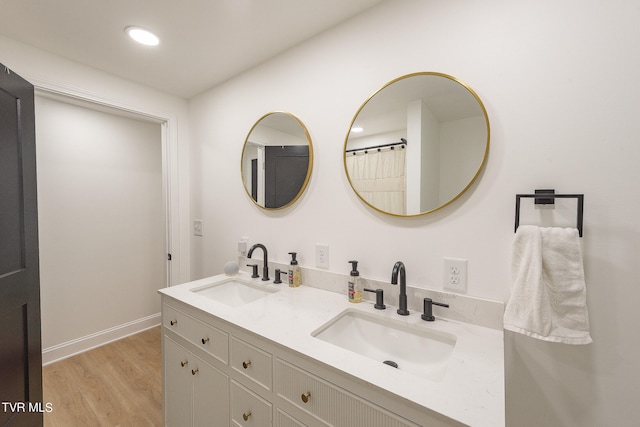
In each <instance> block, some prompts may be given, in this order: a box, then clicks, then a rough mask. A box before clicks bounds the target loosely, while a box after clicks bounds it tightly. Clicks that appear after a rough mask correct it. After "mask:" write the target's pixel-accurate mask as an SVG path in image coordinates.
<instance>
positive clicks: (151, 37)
mask: <svg viewBox="0 0 640 427" xmlns="http://www.w3.org/2000/svg"><path fill="white" fill-rule="evenodd" d="M124 30H125V31H126V32H127V34H129V37H131V38H132V39H134V40H135V41H137V42H138V43H141V44H143V45H146V46H157V45H158V44H159V43H160V39H159V38H158V36H156V35H155V34H153V33H152V32H151V31H148V30H145V29H144V28H140V27H127V28H125V29H124Z"/></svg>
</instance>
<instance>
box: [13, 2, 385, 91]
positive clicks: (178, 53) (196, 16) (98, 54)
mask: <svg viewBox="0 0 640 427" xmlns="http://www.w3.org/2000/svg"><path fill="white" fill-rule="evenodd" d="M382 1H383V0H348V1H346V0H180V1H176V0H56V1H48V0H2V1H1V10H2V13H0V34H1V35H3V36H6V37H9V38H11V39H14V40H17V41H20V42H23V43H26V44H29V45H32V46H35V47H37V48H40V49H43V50H46V51H49V52H51V53H54V54H56V55H59V56H62V57H65V58H68V59H71V60H73V61H76V62H79V63H82V64H85V65H88V66H91V67H94V68H98V69H101V70H104V71H106V72H109V73H112V74H115V75H117V76H120V77H123V78H125V79H128V80H132V81H134V82H137V83H140V84H144V85H147V86H151V87H153V88H156V89H158V90H161V91H163V92H166V93H170V94H173V95H177V96H179V97H182V98H187V99H188V98H191V97H192V96H194V95H197V94H199V93H201V92H203V91H205V90H207V89H209V88H211V87H214V86H216V85H218V84H220V83H222V82H224V81H226V80H228V79H230V78H232V77H234V76H236V75H238V74H240V73H242V72H243V71H246V70H248V69H250V68H252V67H255V66H256V65H258V64H260V63H262V62H264V61H266V60H268V59H269V58H271V57H273V56H275V55H278V54H279V53H282V52H284V51H286V50H287V49H289V48H291V47H293V46H295V45H297V44H299V43H301V42H303V41H305V40H307V39H309V38H311V37H313V36H315V35H317V34H319V33H321V32H323V31H325V30H327V29H329V28H331V27H333V26H335V25H337V24H339V23H341V22H343V21H345V20H347V19H349V18H351V17H353V16H355V15H357V14H359V13H361V12H363V11H364V10H366V9H368V8H370V7H372V6H375V5H376V4H378V3H381V2H382ZM131 25H135V26H140V27H143V28H146V29H149V30H151V31H153V32H154V33H156V34H157V35H158V36H159V37H160V40H161V42H160V45H159V46H156V47H147V46H142V45H137V44H136V43H134V42H133V41H131V40H130V39H129V38H128V36H127V35H126V33H125V32H124V28H125V27H127V26H131Z"/></svg>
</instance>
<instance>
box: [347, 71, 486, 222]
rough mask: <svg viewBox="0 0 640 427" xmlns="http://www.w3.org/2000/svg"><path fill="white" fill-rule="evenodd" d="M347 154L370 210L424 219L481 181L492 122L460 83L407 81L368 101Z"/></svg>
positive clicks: (428, 76) (441, 78) (426, 76)
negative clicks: (479, 176) (478, 179)
mask: <svg viewBox="0 0 640 427" xmlns="http://www.w3.org/2000/svg"><path fill="white" fill-rule="evenodd" d="M344 150H345V152H344V165H345V171H346V173H347V177H348V179H349V182H350V184H351V186H352V187H353V189H354V191H355V192H356V194H357V195H358V197H360V199H362V200H363V201H364V202H365V203H366V204H367V205H369V206H371V207H372V208H374V209H376V210H378V211H380V212H383V213H387V214H390V215H396V216H415V215H423V214H426V213H430V212H433V211H436V210H438V209H441V208H442V207H444V206H446V205H448V204H449V203H451V202H453V201H454V200H456V199H457V198H458V197H460V195H462V194H463V193H464V192H465V191H466V190H467V188H469V186H471V184H472V183H473V182H474V181H475V179H476V178H477V176H478V175H479V173H480V171H481V169H482V167H483V166H484V164H485V161H486V158H487V153H488V152H489V118H488V116H487V112H486V110H485V108H484V105H483V104H482V102H481V101H480V98H478V96H477V95H476V93H475V92H474V91H473V90H472V89H471V88H469V87H468V86H467V85H465V84H464V83H462V82H461V81H459V80H458V79H456V78H454V77H451V76H449V75H446V74H442V73H433V72H423V73H415V74H409V75H406V76H402V77H399V78H397V79H395V80H393V81H391V82H389V83H387V84H386V85H385V86H384V87H382V88H381V89H379V90H378V91H377V92H376V93H374V94H373V95H372V96H371V97H370V98H369V99H368V100H367V101H365V103H364V104H363V105H362V106H361V107H360V109H359V110H358V111H357V113H356V115H355V117H354V119H353V121H352V122H351V126H350V128H349V132H348V133H347V137H346V140H345V148H344Z"/></svg>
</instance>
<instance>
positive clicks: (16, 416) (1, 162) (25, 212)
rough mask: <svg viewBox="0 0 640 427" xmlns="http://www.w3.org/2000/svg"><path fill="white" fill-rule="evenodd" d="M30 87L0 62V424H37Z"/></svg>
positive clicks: (38, 386)
mask: <svg viewBox="0 0 640 427" xmlns="http://www.w3.org/2000/svg"><path fill="white" fill-rule="evenodd" d="M33 108H34V106H33V86H32V85H31V84H29V83H28V82H27V81H26V80H24V79H22V78H21V77H20V76H18V75H16V74H15V73H13V72H12V71H10V70H8V69H7V68H6V67H5V66H4V65H2V64H0V402H2V407H0V426H5V425H15V426H23V425H25V426H37V425H42V420H43V417H42V412H43V409H44V405H43V402H42V349H41V347H42V345H41V342H40V274H39V266H38V211H37V205H36V146H35V118H34V110H33Z"/></svg>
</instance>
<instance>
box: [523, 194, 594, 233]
mask: <svg viewBox="0 0 640 427" xmlns="http://www.w3.org/2000/svg"><path fill="white" fill-rule="evenodd" d="M523 197H525V198H534V199H535V203H536V204H544V205H546V204H553V202H554V199H558V198H560V199H578V219H577V228H578V233H579V234H580V237H582V216H583V211H584V194H555V193H554V190H536V194H516V226H515V229H514V230H513V231H514V233H515V232H516V231H517V230H518V226H519V225H520V199H521V198H523Z"/></svg>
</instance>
